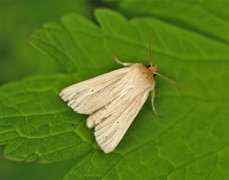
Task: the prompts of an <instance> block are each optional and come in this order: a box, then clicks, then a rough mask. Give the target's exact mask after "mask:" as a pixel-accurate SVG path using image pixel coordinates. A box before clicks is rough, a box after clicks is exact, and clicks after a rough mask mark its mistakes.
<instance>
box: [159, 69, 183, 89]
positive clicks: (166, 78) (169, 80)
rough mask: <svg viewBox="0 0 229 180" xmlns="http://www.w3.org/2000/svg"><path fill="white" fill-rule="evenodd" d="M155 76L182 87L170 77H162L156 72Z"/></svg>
mask: <svg viewBox="0 0 229 180" xmlns="http://www.w3.org/2000/svg"><path fill="white" fill-rule="evenodd" d="M155 74H156V75H158V76H160V77H162V78H163V79H165V80H167V81H168V82H170V83H172V84H174V85H176V86H180V85H179V84H178V83H177V82H175V81H173V80H171V79H169V78H168V77H166V76H164V75H162V74H160V73H158V72H155Z"/></svg>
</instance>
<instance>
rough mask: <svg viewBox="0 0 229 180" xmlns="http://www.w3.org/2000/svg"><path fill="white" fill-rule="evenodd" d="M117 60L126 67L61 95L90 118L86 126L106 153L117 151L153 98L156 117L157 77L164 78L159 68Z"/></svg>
mask: <svg viewBox="0 0 229 180" xmlns="http://www.w3.org/2000/svg"><path fill="white" fill-rule="evenodd" d="M115 59H116V61H117V62H118V63H120V64H122V65H123V66H124V67H123V68H120V69H117V70H114V71H112V72H109V73H106V74H102V75H100V76H97V77H95V78H92V79H89V80H86V81H83V82H79V83H77V84H74V85H71V86H69V87H67V88H65V89H63V90H62V91H61V93H60V96H61V97H62V99H63V100H64V101H68V106H70V107H71V108H72V109H73V110H74V111H76V112H78V113H81V114H88V115H89V117H88V119H87V126H88V128H94V130H95V131H94V134H95V138H96V141H97V144H98V145H99V146H100V147H101V149H102V150H103V151H104V152H105V153H110V152H112V151H113V150H114V149H115V148H116V146H117V145H118V144H119V142H120V141H121V139H122V138H123V136H124V135H125V133H126V131H127V129H128V128H129V126H130V125H131V123H132V122H133V120H134V119H135V117H136V116H137V114H138V112H139V111H140V109H141V108H142V106H143V104H144V103H145V101H146V99H147V98H148V96H149V95H150V94H151V95H152V97H151V103H152V109H153V111H154V112H155V114H156V110H155V106H154V97H155V79H154V77H155V75H157V74H158V75H160V76H162V75H161V74H159V73H158V72H157V66H156V65H148V66H145V65H143V64H138V63H123V62H121V61H120V60H118V59H117V58H115ZM162 77H164V76H162ZM164 78H165V77H164Z"/></svg>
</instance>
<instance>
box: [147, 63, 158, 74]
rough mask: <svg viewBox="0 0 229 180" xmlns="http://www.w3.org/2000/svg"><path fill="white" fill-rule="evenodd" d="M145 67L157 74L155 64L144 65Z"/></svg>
mask: <svg viewBox="0 0 229 180" xmlns="http://www.w3.org/2000/svg"><path fill="white" fill-rule="evenodd" d="M146 67H147V68H148V69H149V70H150V72H151V73H152V74H153V75H154V76H156V74H157V65H156V64H155V65H146Z"/></svg>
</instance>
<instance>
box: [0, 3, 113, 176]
mask: <svg viewBox="0 0 229 180" xmlns="http://www.w3.org/2000/svg"><path fill="white" fill-rule="evenodd" d="M110 2H112V1H110ZM110 2H109V1H108V3H106V2H105V0H104V1H99V0H67V1H65V0H0V85H1V84H4V83H7V82H10V81H15V80H20V79H22V78H23V77H25V76H27V75H30V74H39V73H42V74H45V73H52V72H54V71H56V70H57V67H56V66H55V63H54V61H53V60H52V59H51V58H49V57H47V56H45V55H42V54H41V53H40V52H38V51H37V50H36V49H35V48H34V47H32V45H31V44H30V35H31V34H32V33H33V31H34V30H36V29H37V28H40V27H41V26H42V25H43V24H45V23H47V22H52V21H59V20H60V18H61V16H63V15H64V14H66V13H73V12H74V13H79V14H82V15H83V16H86V17H87V18H89V19H92V20H93V11H94V9H95V8H96V7H103V6H109V7H111V8H112V7H115V3H110ZM44 62H45V63H44ZM73 163H74V160H71V161H62V162H59V163H54V164H45V165H43V164H38V163H23V162H15V161H10V160H7V159H4V158H3V147H0V179H4V180H11V179H13V180H17V179H18V180H24V179H25V180H26V179H33V180H34V179H49V180H50V179H62V178H63V175H64V174H66V171H67V170H69V168H70V167H72V165H73Z"/></svg>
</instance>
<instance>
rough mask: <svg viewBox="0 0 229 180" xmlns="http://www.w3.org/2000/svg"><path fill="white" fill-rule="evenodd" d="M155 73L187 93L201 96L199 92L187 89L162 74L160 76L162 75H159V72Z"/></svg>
mask: <svg viewBox="0 0 229 180" xmlns="http://www.w3.org/2000/svg"><path fill="white" fill-rule="evenodd" d="M154 73H155V74H156V75H158V76H160V77H162V78H163V79H165V80H167V81H168V82H170V83H172V84H174V85H175V86H177V87H179V88H182V89H184V90H186V91H189V92H192V93H194V94H195V95H197V96H199V94H198V93H197V92H195V91H194V90H193V89H190V88H187V87H185V86H183V85H181V84H178V83H177V82H175V81H173V80H171V79H169V78H168V77H166V76H164V75H162V74H160V73H158V72H154Z"/></svg>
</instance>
